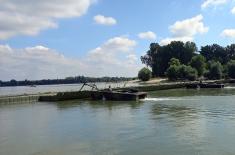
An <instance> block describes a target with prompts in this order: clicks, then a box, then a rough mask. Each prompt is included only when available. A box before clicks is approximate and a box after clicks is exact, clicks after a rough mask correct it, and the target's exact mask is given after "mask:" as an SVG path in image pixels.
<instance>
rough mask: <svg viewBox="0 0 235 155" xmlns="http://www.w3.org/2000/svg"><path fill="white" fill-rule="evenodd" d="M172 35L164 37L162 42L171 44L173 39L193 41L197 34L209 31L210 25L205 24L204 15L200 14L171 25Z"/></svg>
mask: <svg viewBox="0 0 235 155" xmlns="http://www.w3.org/2000/svg"><path fill="white" fill-rule="evenodd" d="M169 29H170V32H171V33H172V37H170V38H165V39H163V40H162V41H161V42H160V43H161V44H164V45H165V44H169V43H170V42H171V41H183V42H186V41H193V39H194V36H195V35H197V34H204V33H206V32H208V30H209V27H206V26H204V23H203V16H202V15H198V16H195V17H193V18H190V19H185V20H182V21H177V22H175V23H174V24H173V25H171V26H170V27H169Z"/></svg>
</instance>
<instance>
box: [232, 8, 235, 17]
mask: <svg viewBox="0 0 235 155" xmlns="http://www.w3.org/2000/svg"><path fill="white" fill-rule="evenodd" d="M231 13H232V14H234V15H235V7H233V9H232V10H231Z"/></svg>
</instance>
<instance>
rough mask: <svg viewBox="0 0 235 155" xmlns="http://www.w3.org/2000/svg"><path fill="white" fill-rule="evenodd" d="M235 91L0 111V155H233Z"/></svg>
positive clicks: (164, 94) (187, 92) (8, 107)
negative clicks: (137, 100)
mask: <svg viewBox="0 0 235 155" xmlns="http://www.w3.org/2000/svg"><path fill="white" fill-rule="evenodd" d="M234 146H235V89H234V87H227V88H225V89H206V90H187V89H173V90H164V91H156V92H151V93H149V96H148V98H147V99H145V100H143V101H139V102H110V101H85V100H76V101H66V102H55V103H46V102H45V103H35V104H20V105H2V106H0V154H1V155H16V154H17V155H62V154H63V155H65V154H66V155H144V154H146V155H233V154H235V147H234Z"/></svg>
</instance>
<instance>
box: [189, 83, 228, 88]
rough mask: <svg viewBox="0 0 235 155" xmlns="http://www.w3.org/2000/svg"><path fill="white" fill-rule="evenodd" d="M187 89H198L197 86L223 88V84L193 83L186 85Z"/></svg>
mask: <svg viewBox="0 0 235 155" xmlns="http://www.w3.org/2000/svg"><path fill="white" fill-rule="evenodd" d="M186 88H188V89H198V88H224V84H217V83H212V84H210V83H195V84H188V85H186Z"/></svg>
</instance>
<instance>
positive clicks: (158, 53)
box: [141, 41, 197, 76]
mask: <svg viewBox="0 0 235 155" xmlns="http://www.w3.org/2000/svg"><path fill="white" fill-rule="evenodd" d="M196 51H197V47H196V44H195V43H193V42H187V43H183V42H181V41H173V42H171V43H170V44H168V45H165V46H160V45H159V44H158V43H151V44H150V48H149V50H148V51H147V52H146V55H144V56H141V61H142V63H143V64H146V65H147V66H149V67H151V68H152V72H153V75H154V76H165V72H166V70H167V69H168V68H169V66H170V65H169V61H170V59H171V58H176V59H178V60H180V62H181V63H182V64H185V65H186V64H188V63H189V62H190V60H191V58H192V57H193V55H194V54H195V52H196Z"/></svg>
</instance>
